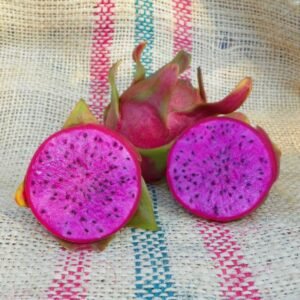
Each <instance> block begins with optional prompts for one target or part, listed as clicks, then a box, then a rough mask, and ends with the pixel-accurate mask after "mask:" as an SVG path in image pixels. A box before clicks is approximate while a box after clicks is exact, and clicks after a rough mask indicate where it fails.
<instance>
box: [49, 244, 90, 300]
mask: <svg viewBox="0 0 300 300" xmlns="http://www.w3.org/2000/svg"><path fill="white" fill-rule="evenodd" d="M90 256H91V249H86V250H83V249H81V250H77V251H68V250H65V249H62V248H61V250H60V253H59V258H58V262H57V266H56V270H55V276H54V279H53V280H52V283H51V285H50V287H49V288H48V291H47V296H48V299H51V300H61V299H63V300H75V299H86V297H87V288H86V285H87V283H88V282H89V270H90V267H91V258H90Z"/></svg>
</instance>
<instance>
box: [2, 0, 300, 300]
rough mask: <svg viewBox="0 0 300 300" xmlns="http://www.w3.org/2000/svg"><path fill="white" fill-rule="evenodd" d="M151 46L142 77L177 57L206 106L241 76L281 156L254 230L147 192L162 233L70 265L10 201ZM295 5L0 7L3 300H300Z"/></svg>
mask: <svg viewBox="0 0 300 300" xmlns="http://www.w3.org/2000/svg"><path fill="white" fill-rule="evenodd" d="M141 40H147V41H148V47H147V49H146V51H145V55H144V56H143V62H144V63H145V65H146V67H147V72H148V74H149V73H151V72H153V71H154V70H155V69H156V68H158V67H159V66H161V65H162V64H164V63H165V62H167V61H169V60H170V59H171V57H172V56H173V54H174V53H175V52H176V51H178V50H179V49H181V48H184V49H186V50H188V51H190V52H191V53H192V56H193V60H192V69H191V70H190V71H189V72H187V75H186V76H188V77H190V78H191V79H192V80H193V82H194V84H196V76H195V70H196V67H197V66H198V65H201V67H202V69H203V73H204V81H205V86H206V88H207V95H208V98H209V99H210V101H214V100H217V99H219V98H221V97H223V96H224V95H226V94H227V93H228V92H229V90H230V89H231V88H233V87H234V85H235V84H236V83H237V82H238V81H239V80H240V79H242V77H244V76H246V75H249V76H252V78H253V80H254V89H253V92H252V94H251V96H250V97H249V99H248V101H247V103H246V104H245V105H244V106H243V108H242V111H244V112H246V113H247V114H248V115H249V117H250V118H251V120H252V121H253V122H254V123H257V124H259V125H261V126H262V127H264V128H265V129H266V130H267V131H268V133H269V134H270V136H271V137H272V139H273V140H274V142H276V143H277V144H278V145H279V146H280V148H281V149H282V153H283V156H282V164H281V174H280V178H279V180H278V181H277V183H276V184H275V185H274V187H273V189H272V192H271V193H270V195H269V197H268V199H267V201H266V202H265V204H264V205H263V206H261V207H260V208H259V209H258V210H257V211H256V212H254V213H253V214H252V215H251V216H249V217H247V218H245V219H243V220H241V221H239V222H234V223H229V224H215V223H209V222H206V221H204V220H201V219H197V218H195V217H193V216H191V215H189V214H188V213H187V212H185V211H184V210H183V209H182V208H181V207H179V205H177V204H176V203H175V202H174V201H173V200H172V198H171V196H170V194H169V192H168V190H167V187H166V185H165V184H160V185H157V186H150V189H151V193H152V196H153V199H154V208H155V214H156V218H157V220H158V223H159V226H160V230H159V231H158V232H155V233H151V232H145V231H142V230H133V229H129V228H126V229H124V230H123V231H122V232H120V233H119V234H118V235H117V237H116V238H115V239H114V240H113V241H112V243H111V245H110V246H109V247H108V248H107V249H106V250H105V251H104V252H95V251H91V250H90V249H84V250H81V251H68V250H64V249H63V248H61V246H60V244H59V243H58V242H57V240H56V239H54V238H53V237H52V236H51V235H50V234H48V233H47V232H46V231H45V230H44V229H43V228H42V227H41V226H40V225H39V224H38V223H37V221H36V220H35V219H34V217H33V216H32V214H31V213H30V211H29V210H27V209H21V208H18V207H17V206H16V205H15V203H14V201H13V193H14V190H15V189H16V187H17V185H18V183H19V182H20V181H21V180H22V178H23V176H24V173H25V170H26V167H27V164H28V162H29V160H30V158H31V156H32V154H33V153H34V151H35V149H36V148H37V146H38V145H39V143H40V142H41V141H42V140H43V139H45V138H46V137H47V136H48V135H49V134H50V133H52V132H54V131H56V130H58V129H59V128H60V127H61V126H62V124H63V122H64V120H65V118H66V117H67V115H68V113H69V112H70V110H71V108H72V107H73V106H74V104H75V102H76V101H77V100H78V99H79V98H81V97H83V98H85V99H87V100H88V102H89V104H90V105H91V107H92V109H93V110H94V112H95V113H96V114H97V115H98V116H99V117H101V115H102V111H103V103H107V101H108V100H109V86H108V84H107V81H106V76H107V71H108V68H109V66H110V65H111V63H112V62H114V61H116V60H117V59H122V65H121V69H120V72H119V74H118V86H119V89H120V91H122V90H124V88H126V86H128V85H129V84H130V82H131V78H132V77H131V76H132V71H133V66H132V62H131V51H132V49H133V47H134V45H136V44H137V43H138V42H139V41H141ZM299 123H300V2H299V1H296V0H295V1H292V0H264V1H261V0H247V1H244V0H243V1H234V0H182V1H180V0H172V1H171V0H170V1H162V0H99V1H89V0H44V1H41V0H24V1H19V0H0V201H1V205H0V299H16V300H19V299H31V300H34V299H42V300H44V299H294V300H296V299H300V259H299V252H300V250H299V249H300V223H299V214H300V125H299Z"/></svg>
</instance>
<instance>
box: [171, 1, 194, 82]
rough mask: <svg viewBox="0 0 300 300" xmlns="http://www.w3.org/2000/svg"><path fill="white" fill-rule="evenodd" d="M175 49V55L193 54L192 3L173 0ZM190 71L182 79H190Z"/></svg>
mask: <svg viewBox="0 0 300 300" xmlns="http://www.w3.org/2000/svg"><path fill="white" fill-rule="evenodd" d="M172 4H173V18H174V33H173V39H174V40H173V44H174V46H173V49H174V55H175V54H176V53H177V52H178V51H180V50H186V51H187V52H192V45H193V43H192V1H191V0H173V3H172ZM190 77H191V73H190V70H188V71H187V72H185V73H184V74H183V76H182V78H190Z"/></svg>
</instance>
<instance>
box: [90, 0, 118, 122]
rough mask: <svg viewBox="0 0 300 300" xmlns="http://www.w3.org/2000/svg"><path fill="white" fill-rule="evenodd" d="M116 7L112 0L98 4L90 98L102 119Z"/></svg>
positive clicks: (107, 89)
mask: <svg viewBox="0 0 300 300" xmlns="http://www.w3.org/2000/svg"><path fill="white" fill-rule="evenodd" d="M114 8H115V4H114V3H113V1H112V0H101V1H99V2H98V4H97V5H96V11H95V13H94V15H95V16H96V22H95V24H96V26H95V28H94V31H93V43H92V55H91V67H90V76H91V84H90V98H89V102H90V104H91V108H92V110H93V112H94V113H95V114H96V115H97V116H98V117H99V118H100V119H102V117H103V109H104V105H105V104H106V103H108V102H109V98H110V97H109V83H108V80H107V75H108V71H109V68H110V65H111V62H110V50H111V47H112V43H113V35H114Z"/></svg>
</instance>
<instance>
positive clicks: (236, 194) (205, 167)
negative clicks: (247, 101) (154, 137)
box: [167, 116, 279, 222]
mask: <svg viewBox="0 0 300 300" xmlns="http://www.w3.org/2000/svg"><path fill="white" fill-rule="evenodd" d="M237 118H238V119H241V116H237ZM238 119H233V118H228V117H211V118H207V119H204V120H202V121H200V122H199V123H197V124H196V125H194V126H193V127H191V128H189V129H188V130H186V131H185V132H184V133H183V134H182V135H181V137H180V138H179V139H177V141H176V142H175V144H174V145H173V147H172V148H171V150H170V153H169V156H168V163H167V180H168V184H169V188H170V190H171V193H172V194H173V196H174V197H175V199H176V200H177V201H178V202H179V203H180V204H181V205H182V206H183V207H185V208H186V209H187V210H188V211H190V212H192V213H193V214H195V215H197V216H200V217H203V218H206V219H209V220H215V221H221V222H226V221H232V220H236V219H239V218H242V217H243V216H245V215H247V214H249V213H251V212H252V211H253V210H255V209H256V208H257V207H258V206H259V205H260V204H262V202H263V201H264V200H265V198H266V197H267V195H268V193H269V191H270V189H271V187H272V185H273V183H274V182H275V180H276V179H277V177H278V173H279V161H278V158H277V155H276V150H275V148H274V147H273V145H272V143H271V141H270V139H269V138H268V136H267V134H266V133H265V132H264V131H263V130H262V129H261V128H257V129H256V128H253V127H252V126H250V125H249V124H247V123H245V122H242V121H240V120H238Z"/></svg>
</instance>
